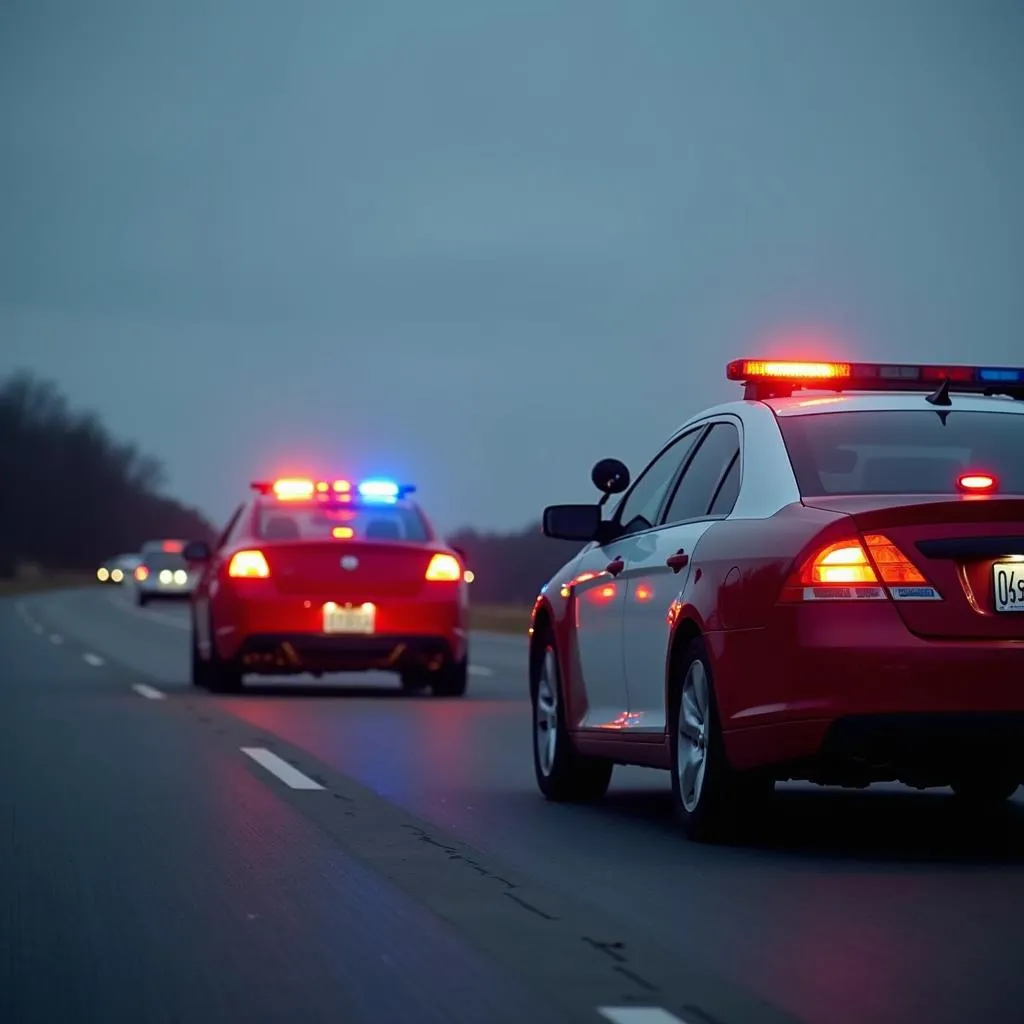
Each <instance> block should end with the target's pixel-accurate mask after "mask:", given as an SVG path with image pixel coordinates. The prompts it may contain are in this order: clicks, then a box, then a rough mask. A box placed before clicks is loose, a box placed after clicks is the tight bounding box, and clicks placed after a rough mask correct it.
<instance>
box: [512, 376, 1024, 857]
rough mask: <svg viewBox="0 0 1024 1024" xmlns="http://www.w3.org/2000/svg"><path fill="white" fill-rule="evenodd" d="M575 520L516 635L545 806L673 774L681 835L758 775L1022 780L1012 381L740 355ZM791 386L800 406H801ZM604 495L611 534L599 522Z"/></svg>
mask: <svg viewBox="0 0 1024 1024" xmlns="http://www.w3.org/2000/svg"><path fill="white" fill-rule="evenodd" d="M727 376H728V378H729V379H730V380H734V381H738V382H742V383H744V384H745V395H744V400H743V401H738V402H731V403H728V404H725V405H720V406H718V407H716V408H712V409H709V410H707V411H705V412H702V413H700V414H699V415H697V416H695V417H693V419H691V420H690V421H689V422H687V423H686V424H684V426H682V427H681V428H680V429H679V431H678V432H677V433H676V434H675V435H674V436H673V437H672V438H671V439H670V440H669V441H668V443H667V444H666V445H665V446H664V447H663V448H662V449H661V451H660V452H659V453H658V454H657V455H656V456H655V457H654V459H653V460H652V461H651V462H650V463H649V464H648V466H647V467H646V469H644V471H643V472H642V473H641V474H640V476H639V477H638V478H637V479H636V481H635V482H634V483H633V484H632V485H630V477H629V472H628V470H627V468H626V467H625V466H624V465H623V464H622V463H620V462H618V461H617V460H614V459H607V460H604V461H602V462H600V463H598V464H597V466H595V467H594V471H593V475H592V478H593V480H594V483H595V484H596V485H597V486H598V488H599V489H600V490H601V491H603V492H604V497H603V498H602V499H601V502H600V503H599V504H598V505H554V506H550V507H549V508H547V509H546V510H545V512H544V530H545V532H546V533H547V535H548V536H551V537H558V538H562V539H570V540H577V541H582V542H585V544H586V546H585V547H584V548H583V550H582V551H581V552H580V554H579V555H578V556H577V557H576V558H574V559H573V560H572V561H570V562H569V563H568V564H567V565H566V566H565V567H564V568H563V569H562V570H561V571H559V572H558V573H557V574H556V575H555V577H554V578H553V579H552V580H551V581H550V582H549V583H548V584H547V585H546V586H545V587H544V588H543V589H542V591H541V593H540V594H539V596H538V597H537V600H536V604H535V607H534V611H533V618H532V645H531V653H530V665H531V670H530V687H531V698H532V703H533V710H534V723H535V728H534V742H533V748H534V765H535V771H536V777H537V782H538V785H539V788H540V790H541V791H542V793H543V794H544V795H545V796H547V797H548V798H549V799H552V800H588V799H598V798H600V797H601V796H602V795H603V794H604V792H605V790H606V789H607V787H608V785H609V780H610V778H611V775H612V770H613V766H614V765H615V764H635V765H645V766H650V767H655V768H663V769H668V770H670V771H671V778H672V793H673V799H674V804H675V807H676V810H677V812H678V815H679V817H680V818H681V820H682V823H683V825H684V828H685V830H686V831H687V832H688V833H689V834H690V835H691V836H692V837H694V838H696V839H711V838H714V837H716V836H721V835H723V834H725V833H726V832H728V831H729V830H731V829H732V828H733V827H734V826H736V825H739V824H742V823H743V821H744V820H746V819H747V818H748V816H749V815H751V814H752V813H753V812H754V811H755V810H756V809H757V808H758V806H759V805H761V806H762V807H766V804H765V803H764V802H765V801H767V800H768V798H769V796H770V794H771V792H772V789H773V787H774V784H775V782H776V781H778V780H787V779H795V780H810V781H813V782H816V783H819V784H822V785H840V786H854V787H861V786H866V785H868V784H870V783H873V782H876V781H899V782H904V783H907V784H908V785H910V786H914V787H917V788H928V787H945V786H951V787H952V788H953V790H954V792H955V793H956V794H957V795H958V796H959V797H960V798H961V799H962V800H965V801H967V802H968V806H971V805H973V806H981V805H986V804H988V805H991V804H995V803H998V802H1002V801H1004V800H1006V799H1008V798H1009V797H1010V796H1012V794H1013V793H1014V792H1015V791H1016V789H1017V788H1018V785H1019V784H1020V783H1021V782H1022V781H1024V458H1022V454H1021V453H1024V369H1013V368H1004V367H997V368H981V367H965V366H954V367H945V366H941V367H940V366H919V365H913V366H911V365H899V366H886V365H865V364H849V363H810V364H808V363H794V362H783V361H769V360H738V361H736V362H734V363H730V364H729V367H728V371H727ZM813 391H819V392H823V393H822V394H817V395H815V394H812V393H811V392H813ZM616 494H624V496H623V497H622V498H621V499H620V500H619V502H618V505H617V507H616V508H615V510H614V511H613V513H612V514H611V516H610V518H608V519H603V518H602V511H601V507H600V506H601V505H603V504H604V503H605V502H606V501H607V499H608V498H609V497H610V496H612V495H616Z"/></svg>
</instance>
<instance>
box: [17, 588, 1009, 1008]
mask: <svg viewBox="0 0 1024 1024" xmlns="http://www.w3.org/2000/svg"><path fill="white" fill-rule="evenodd" d="M129 597H130V594H129V593H128V592H126V591H122V590H120V589H118V588H109V589H104V588H95V589H86V590H76V591H64V592H58V593H52V594H41V595H33V596H30V597H26V598H22V599H20V600H16V599H13V598H9V599H4V600H3V601H0V651H2V652H3V661H2V662H0V697H2V705H0V772H2V779H3V783H4V785H3V787H2V790H0V820H2V821H3V822H4V823H5V824H6V829H5V830H4V833H3V834H2V835H0V879H2V880H3V882H2V884H0V1021H2V1022H3V1024H22V1022H25V1024H35V1022H46V1024H49V1022H51V1021H53V1022H61V1024H64V1022H67V1024H73V1022H80V1021H81V1022H91V1021H97V1022H103V1024H114V1022H117V1024H120V1022H122V1021H124V1022H129V1021H130V1022H132V1024H142V1022H148V1021H160V1022H165V1021H166V1022H168V1024H170V1022H179V1021H186V1020H187V1021H189V1022H195V1024H206V1022H210V1024H217V1022H220V1021H224V1022H235V1021H242V1020H244V1021H246V1022H253V1024H262V1022H264V1021H266V1022H277V1021H282V1022H284V1021H287V1022H288V1024H294V1022H296V1021H302V1022H304V1024H306V1022H311V1024H313V1022H320V1021H324V1022H327V1021H331V1022H345V1024H362V1022H383V1024H397V1022H403V1024H405V1022H408V1024H416V1022H419V1021H424V1022H429V1021H435V1020H436V1021H438V1022H441V1021H445V1022H447V1024H504V1022H506V1021H507V1022H513V1021H515V1022H517V1024H521V1022H526V1021H529V1022H531V1024H547V1022H575V1021H580V1022H587V1021H589V1022H591V1024H596V1022H598V1021H601V1020H606V1021H607V1020H610V1021H614V1022H616V1024H673V1022H678V1021H682V1022H685V1024H709V1022H713V1024H782V1022H786V1021H788V1022H793V1021H805V1022H807V1024H910V1022H913V1024H960V1022H964V1024H977V1022H979V1021H984V1022H986V1024H1002V1022H1006V1024H1021V1022H1024V971H1022V970H1021V967H1022V966H1024V922H1022V917H1024V801H1022V799H1021V793H1020V792H1019V793H1018V796H1017V798H1016V800H1015V802H1014V804H1013V806H1012V807H1011V808H1010V809H1009V811H1008V813H1006V814H1005V815H1001V816H997V817H995V818H993V819H992V820H991V821H989V822H987V823H985V824H983V825H980V826H975V827H972V828H968V827H966V826H965V823H964V821H963V820H962V819H961V818H959V817H958V816H957V815H956V813H955V811H954V810H953V808H952V807H951V801H950V800H949V798H948V796H947V795H945V794H916V793H913V792H910V791H906V790H901V789H899V788H897V787H891V788H886V789H880V790H871V791H869V792H868V793H845V792H834V791H826V790H818V789H814V788H811V787H799V786H792V787H783V788H780V793H779V795H778V797H777V800H776V813H775V815H774V817H773V821H772V824H771V826H770V831H769V832H767V833H766V834H764V835H763V836H761V837H759V839H758V840H757V842H756V844H754V845H748V846H745V847H733V848H708V847H700V846H695V845H692V844H689V843H687V842H686V841H685V840H684V839H682V838H681V836H680V835H679V834H678V832H677V830H676V829H675V827H674V825H673V823H672V820H671V817H670V807H669V804H668V800H667V779H666V778H665V777H664V776H662V775H659V774H658V773H655V772H647V771H644V770H641V769H630V770H626V769H617V771H616V777H615V780H614V781H613V785H612V792H611V793H610V794H609V797H608V798H607V800H606V801H605V802H604V803H603V804H601V805H599V806H596V807H580V808H574V807H559V806H554V805H550V804H547V803H546V802H544V801H543V800H542V799H541V798H540V796H539V795H538V794H537V793H536V792H535V788H534V782H533V777H532V768H531V764H530V750H529V742H530V732H529V730H530V721H529V713H528V706H527V703H526V700H525V683H524V660H525V643H524V641H523V640H520V639H517V638H502V637H488V636H478V637H475V638H474V644H473V653H472V657H471V661H472V663H473V665H474V669H473V675H472V678H471V682H470V694H469V696H468V697H467V698H466V699H464V700H437V699H435V698H431V697H429V696H426V697H412V698H410V697H404V696H399V695H398V694H397V692H396V691H395V688H394V687H393V686H391V685H390V684H389V682H388V680H387V678H386V677H382V678H379V679H375V678H373V677H369V676H366V677H353V678H351V679H349V680H348V681H347V682H346V683H345V685H344V686H335V685H327V686H325V685H315V686H314V685H311V684H303V683H302V682H298V683H293V682H289V683H283V684H282V683H275V684H272V685H270V684H258V685H257V686H256V687H254V688H253V690H252V692H250V693H246V694H244V695H242V696H237V697H215V696H211V695H209V694H206V693H202V692H197V691H194V690H193V689H192V688H191V687H190V686H189V685H188V682H187V656H188V655H187V636H188V633H187V624H186V609H185V608H183V607H180V606H174V605H169V606H157V607H154V608H152V609H150V608H147V609H145V610H140V609H138V608H136V607H134V606H133V605H132V604H131V603H130V601H129V600H128V598H129ZM1022 792H1024V791H1022ZM625 1008H629V1009H625ZM602 1011H603V1012H602Z"/></svg>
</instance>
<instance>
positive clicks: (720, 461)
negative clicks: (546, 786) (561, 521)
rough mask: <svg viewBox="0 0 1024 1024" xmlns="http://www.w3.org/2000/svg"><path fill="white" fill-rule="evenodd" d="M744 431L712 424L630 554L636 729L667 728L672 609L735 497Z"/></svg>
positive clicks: (630, 679) (626, 614)
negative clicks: (705, 537) (706, 537)
mask: <svg viewBox="0 0 1024 1024" xmlns="http://www.w3.org/2000/svg"><path fill="white" fill-rule="evenodd" d="M741 438H742V435H741V433H740V427H739V421H738V420H733V419H731V418H730V419H721V420H717V421H714V422H713V423H711V424H710V425H709V426H708V428H707V431H706V433H704V434H703V436H702V437H701V438H700V442H699V444H698V445H696V446H695V447H694V449H693V451H692V452H691V453H690V455H689V458H688V459H687V461H686V464H685V466H684V467H683V468H682V471H681V473H680V474H679V476H678V479H677V480H676V481H675V483H674V486H673V489H672V493H671V497H670V498H669V500H668V502H667V504H666V508H665V510H664V512H663V514H662V516H661V519H660V520H659V523H658V526H657V528H656V529H654V530H651V531H650V532H649V534H648V535H647V537H646V543H645V545H644V547H643V548H642V549H641V548H639V547H638V548H636V549H635V550H634V551H632V552H629V553H628V558H629V563H628V568H627V570H626V572H627V573H628V583H627V587H626V593H625V595H624V611H623V626H622V634H623V660H624V662H625V665H626V685H627V687H628V691H629V724H630V729H631V730H637V731H644V732H646V731H653V732H662V731H663V730H664V728H665V716H666V707H665V666H666V661H667V657H668V641H669V610H670V608H671V606H672V604H673V603H674V602H675V601H676V600H677V599H678V598H679V597H680V596H681V595H682V594H683V592H684V591H685V590H686V585H687V583H688V582H689V579H690V575H691V573H692V572H693V570H694V568H695V566H694V552H695V551H696V549H697V545H698V543H699V541H700V538H701V536H702V534H703V533H704V532H705V530H707V529H708V528H709V527H710V526H711V524H712V523H714V522H716V521H717V520H719V519H723V518H726V517H727V516H728V515H729V514H730V513H731V512H732V509H733V506H734V505H735V504H736V498H737V497H738V495H739V483H740V474H741V471H742V464H741V456H740V453H741V446H742V442H741Z"/></svg>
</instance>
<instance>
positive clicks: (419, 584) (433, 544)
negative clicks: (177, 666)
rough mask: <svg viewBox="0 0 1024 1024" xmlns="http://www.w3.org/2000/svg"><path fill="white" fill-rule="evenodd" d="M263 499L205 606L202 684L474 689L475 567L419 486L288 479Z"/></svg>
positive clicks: (257, 493) (245, 513)
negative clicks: (298, 679) (374, 673)
mask: <svg viewBox="0 0 1024 1024" xmlns="http://www.w3.org/2000/svg"><path fill="white" fill-rule="evenodd" d="M252 487H253V491H254V495H253V497H252V498H250V499H249V500H248V501H246V502H245V503H244V504H242V505H241V506H240V507H239V509H238V510H237V512H236V513H235V514H234V516H233V517H232V519H231V521H230V523H229V524H228V527H227V529H226V530H225V532H224V536H223V537H222V538H221V540H220V541H219V542H218V544H217V545H216V546H215V547H214V548H213V549H211V548H210V547H209V546H208V545H206V544H205V543H192V544H189V545H188V546H187V547H186V549H185V552H184V553H185V557H186V559H187V560H188V561H189V563H190V564H192V565H194V566H200V567H202V574H201V576H200V578H199V582H198V584H197V586H196V590H195V594H194V595H193V599H192V682H193V683H194V684H195V685H196V686H199V687H204V688H206V689H209V690H212V691H216V692H229V691H235V690H239V689H240V688H241V687H242V681H243V674H244V673H258V674H261V675H292V674H297V673H307V672H308V673H312V674H313V675H316V676H319V675H322V674H324V673H334V672H363V671H368V670H383V671H387V672H394V673H397V674H398V676H399V677H400V680H401V684H402V687H403V688H404V689H405V690H407V691H417V690H420V689H425V688H429V689H431V690H432V692H433V693H434V694H435V695H436V696H439V697H461V696H462V695H463V694H464V693H465V692H466V678H467V659H468V643H467V635H466V628H467V625H466V617H467V591H468V584H467V583H466V580H465V572H466V570H465V566H464V564H463V559H462V557H461V555H460V553H459V552H458V551H457V550H456V549H454V548H451V547H449V546H448V545H447V544H445V543H444V541H442V540H441V539H439V538H438V537H437V535H436V534H435V532H434V530H433V528H432V527H431V524H430V522H429V520H428V519H427V517H426V516H425V515H424V513H423V511H422V509H421V508H420V507H419V506H418V505H417V504H415V503H414V502H413V501H411V500H410V498H409V495H410V494H411V493H412V492H413V490H414V488H412V487H407V486H406V487H400V486H399V485H398V484H396V483H395V482H393V481H389V480H366V481H363V482H362V483H359V484H351V483H350V482H349V481H347V480H335V481H314V480H306V479H283V480H277V481H275V482H273V483H254V484H253V485H252Z"/></svg>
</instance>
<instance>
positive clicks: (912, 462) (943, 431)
mask: <svg viewBox="0 0 1024 1024" xmlns="http://www.w3.org/2000/svg"><path fill="white" fill-rule="evenodd" d="M779 427H780V429H781V431H782V437H783V440H784V441H785V443H786V447H787V449H788V450H789V457H790V461H791V462H792V464H793V471H794V473H795V474H796V481H797V485H798V486H799V488H800V493H801V494H802V495H804V496H805V497H807V496H812V495H819V496H820V495H825V494H955V493H957V486H956V481H957V477H959V476H960V475H962V474H963V473H966V472H979V473H987V474H990V475H992V476H994V477H995V478H996V480H997V489H998V490H999V491H1000V492H1001V493H1003V494H1007V493H1009V494H1024V457H1022V453H1024V415H1019V414H1015V413H1008V412H957V411H956V410H955V409H954V410H951V411H946V410H933V409H927V410H920V411H917V410H910V409H908V410H887V411H878V412H828V413H807V414H801V415H798V416H781V417H779Z"/></svg>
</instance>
